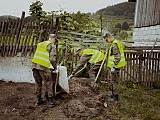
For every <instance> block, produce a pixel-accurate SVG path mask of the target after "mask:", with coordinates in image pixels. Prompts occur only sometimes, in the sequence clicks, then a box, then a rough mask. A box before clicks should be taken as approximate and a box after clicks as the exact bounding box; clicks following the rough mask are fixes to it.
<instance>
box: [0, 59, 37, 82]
mask: <svg viewBox="0 0 160 120" xmlns="http://www.w3.org/2000/svg"><path fill="white" fill-rule="evenodd" d="M0 80H4V81H12V82H29V83H34V82H35V81H34V78H33V75H32V70H31V58H27V57H0Z"/></svg>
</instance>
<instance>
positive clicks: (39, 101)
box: [36, 95, 44, 106]
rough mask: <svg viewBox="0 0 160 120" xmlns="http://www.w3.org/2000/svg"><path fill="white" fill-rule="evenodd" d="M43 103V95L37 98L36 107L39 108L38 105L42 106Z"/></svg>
mask: <svg viewBox="0 0 160 120" xmlns="http://www.w3.org/2000/svg"><path fill="white" fill-rule="evenodd" d="M42 103H44V101H43V99H42V97H41V95H38V96H37V101H36V106H37V105H40V104H42Z"/></svg>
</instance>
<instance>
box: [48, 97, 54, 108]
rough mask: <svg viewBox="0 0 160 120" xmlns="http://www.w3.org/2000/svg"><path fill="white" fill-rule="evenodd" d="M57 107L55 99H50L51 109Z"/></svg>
mask: <svg viewBox="0 0 160 120" xmlns="http://www.w3.org/2000/svg"><path fill="white" fill-rule="evenodd" d="M55 105H56V101H55V100H54V99H53V97H49V107H50V108H52V107H54V106H55Z"/></svg>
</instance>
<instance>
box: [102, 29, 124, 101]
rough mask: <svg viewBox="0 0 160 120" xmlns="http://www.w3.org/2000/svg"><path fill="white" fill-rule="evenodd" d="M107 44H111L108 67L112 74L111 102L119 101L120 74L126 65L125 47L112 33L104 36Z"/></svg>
mask: <svg viewBox="0 0 160 120" xmlns="http://www.w3.org/2000/svg"><path fill="white" fill-rule="evenodd" d="M103 38H104V39H105V40H106V42H108V43H110V47H109V51H108V63H107V64H108V67H109V68H110V73H111V89H112V93H111V95H110V100H116V101H118V95H119V72H120V68H121V67H123V66H125V65H126V61H125V56H124V51H123V45H122V43H121V42H120V41H119V40H116V39H114V37H113V36H112V35H111V33H110V32H106V33H105V34H104V35H103Z"/></svg>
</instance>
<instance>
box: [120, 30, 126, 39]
mask: <svg viewBox="0 0 160 120" xmlns="http://www.w3.org/2000/svg"><path fill="white" fill-rule="evenodd" d="M119 37H120V38H121V39H124V40H126V38H127V37H128V34H127V32H126V31H124V30H123V31H121V32H120V34H119Z"/></svg>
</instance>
